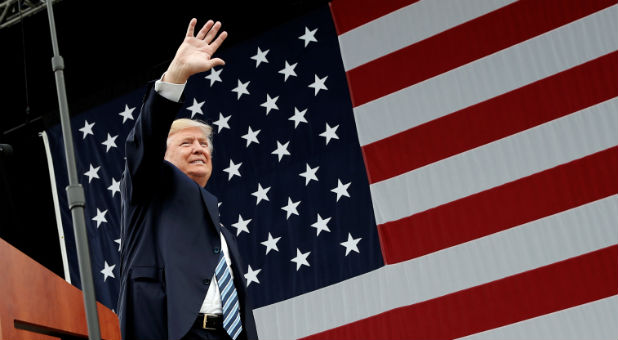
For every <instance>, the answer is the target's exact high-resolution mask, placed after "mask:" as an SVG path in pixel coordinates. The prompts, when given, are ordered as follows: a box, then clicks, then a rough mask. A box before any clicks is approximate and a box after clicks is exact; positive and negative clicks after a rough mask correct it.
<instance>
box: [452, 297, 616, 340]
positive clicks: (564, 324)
mask: <svg viewBox="0 0 618 340" xmlns="http://www.w3.org/2000/svg"><path fill="white" fill-rule="evenodd" d="M616 320H618V296H616V295H614V296H612V297H608V298H605V299H601V300H597V301H594V302H589V303H586V304H583V305H579V306H576V307H572V308H568V309H565V310H561V311H559V312H555V313H551V314H546V315H542V316H539V317H536V318H533V319H529V320H525V321H521V322H518V323H514V324H511V325H507V326H503V327H500V328H496V329H492V330H489V331H485V332H481V333H477V334H473V335H470V336H467V337H464V338H461V339H487V340H493V339H511V340H517V339H522V340H524V339H548V340H549V339H562V340H569V339H572V340H578V339H592V340H594V339H618V322H616Z"/></svg>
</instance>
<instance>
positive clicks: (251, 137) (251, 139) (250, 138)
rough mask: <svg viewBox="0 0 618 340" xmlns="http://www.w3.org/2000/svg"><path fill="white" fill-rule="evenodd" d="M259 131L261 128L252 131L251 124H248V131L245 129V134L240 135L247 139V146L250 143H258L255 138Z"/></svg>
mask: <svg viewBox="0 0 618 340" xmlns="http://www.w3.org/2000/svg"><path fill="white" fill-rule="evenodd" d="M260 131H261V130H256V131H253V130H251V126H249V131H247V134H246V135H243V136H242V138H244V139H246V140H247V147H249V145H251V143H257V144H260V141H259V140H258V139H257V135H258V133H260Z"/></svg>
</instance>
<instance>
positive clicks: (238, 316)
mask: <svg viewBox="0 0 618 340" xmlns="http://www.w3.org/2000/svg"><path fill="white" fill-rule="evenodd" d="M239 324H240V314H236V318H235V319H234V323H233V324H232V325H231V326H230V328H229V330H228V334H229V335H230V336H231V337H232V338H234V333H237V332H238V331H239V330H240V329H241V327H238V328H236V326H238V325H239ZM234 330H235V332H234Z"/></svg>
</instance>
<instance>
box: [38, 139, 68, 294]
mask: <svg viewBox="0 0 618 340" xmlns="http://www.w3.org/2000/svg"><path fill="white" fill-rule="evenodd" d="M39 135H40V136H41V138H43V145H45V155H46V156H47V168H48V170H49V182H50V184H51V191H52V199H53V201H54V211H55V213H56V227H57V228H58V240H59V241H60V255H61V256H62V269H63V270H64V280H65V281H66V282H68V283H71V272H70V271H69V260H68V259H67V246H66V244H65V238H64V229H63V228H62V217H61V216H60V204H59V203H58V191H56V190H57V189H56V172H55V171H54V162H53V159H52V155H51V150H50V149H49V139H48V137H47V132H45V131H43V132H41V133H40V134H39Z"/></svg>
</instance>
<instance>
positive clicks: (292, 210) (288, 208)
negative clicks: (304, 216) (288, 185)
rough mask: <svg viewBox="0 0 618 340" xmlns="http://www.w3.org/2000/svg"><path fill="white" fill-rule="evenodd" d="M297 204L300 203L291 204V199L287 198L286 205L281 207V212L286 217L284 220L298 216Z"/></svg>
mask: <svg viewBox="0 0 618 340" xmlns="http://www.w3.org/2000/svg"><path fill="white" fill-rule="evenodd" d="M299 204H300V201H298V202H292V199H291V198H289V197H288V205H286V206H285V207H281V210H284V211H285V212H287V216H286V217H285V219H286V220H287V219H289V218H290V216H291V215H292V214H294V215H296V216H298V210H296V207H298V205H299Z"/></svg>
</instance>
